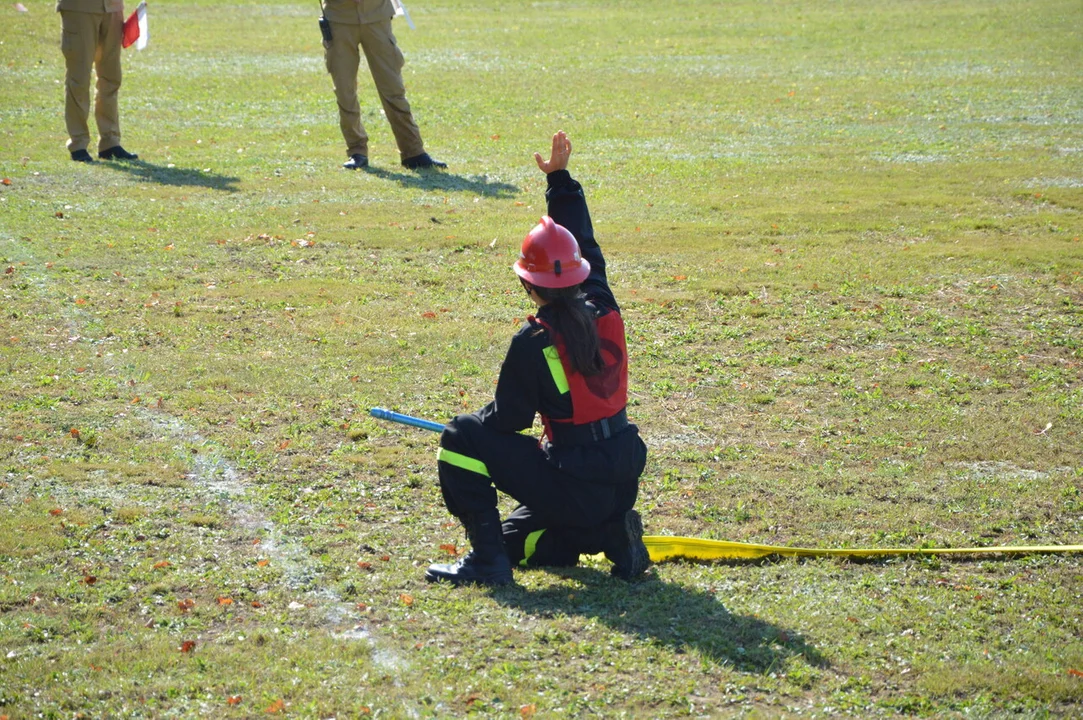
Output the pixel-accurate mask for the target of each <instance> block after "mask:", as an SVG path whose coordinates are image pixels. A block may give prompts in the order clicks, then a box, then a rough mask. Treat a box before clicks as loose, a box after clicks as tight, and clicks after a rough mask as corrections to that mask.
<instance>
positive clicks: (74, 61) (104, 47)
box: [60, 10, 124, 152]
mask: <svg viewBox="0 0 1083 720" xmlns="http://www.w3.org/2000/svg"><path fill="white" fill-rule="evenodd" d="M121 15H122V14H121V13H119V12H112V13H86V12H74V11H71V10H61V11H60V25H61V35H60V50H61V51H62V52H63V53H64V63H65V65H66V66H67V74H66V75H65V78H64V122H65V123H66V124H67V127H68V137H69V138H70V139H69V140H68V150H70V151H71V152H75V151H76V150H86V148H87V146H88V145H89V144H90V129H89V128H88V127H87V118H88V117H89V116H90V68H91V66H93V67H94V70H95V71H96V72H97V75H98V93H97V97H95V99H94V120H95V121H96V122H97V124H98V151H99V152H100V151H102V150H107V149H109V148H111V147H115V146H117V145H120V113H119V111H118V109H117V92H118V91H119V90H120V41H121V37H122V35H123V31H122V26H123V24H124V20H123V18H122V16H121Z"/></svg>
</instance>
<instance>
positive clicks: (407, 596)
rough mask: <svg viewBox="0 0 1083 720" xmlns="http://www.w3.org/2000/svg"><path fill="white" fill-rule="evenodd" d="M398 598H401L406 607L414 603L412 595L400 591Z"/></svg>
mask: <svg viewBox="0 0 1083 720" xmlns="http://www.w3.org/2000/svg"><path fill="white" fill-rule="evenodd" d="M399 600H401V601H402V604H403V605H406V606H407V607H409V606H410V605H413V604H414V596H413V595H410V594H408V593H402V594H401V595H399Z"/></svg>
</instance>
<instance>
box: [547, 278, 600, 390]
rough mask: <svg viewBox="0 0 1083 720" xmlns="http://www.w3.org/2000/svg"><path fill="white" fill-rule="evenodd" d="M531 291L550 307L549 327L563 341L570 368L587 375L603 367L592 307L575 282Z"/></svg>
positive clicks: (598, 371) (595, 372) (596, 372)
mask: <svg viewBox="0 0 1083 720" xmlns="http://www.w3.org/2000/svg"><path fill="white" fill-rule="evenodd" d="M533 287H534V291H535V292H537V293H538V296H539V297H541V299H542V300H545V301H547V303H548V307H550V308H552V311H553V316H552V322H551V323H550V324H551V325H552V326H553V330H555V331H556V333H557V334H558V335H560V337H561V339H563V341H564V354H565V357H566V358H567V360H568V364H569V365H570V366H571V368H572V370H574V371H575V372H577V373H579V374H580V375H583V376H586V377H589V376H591V375H597V374H598V373H600V372H601V371H602V369H603V368H604V367H605V363H604V362H603V361H602V353H601V345H600V343H599V341H598V328H597V327H595V325H594V316H595V310H594V307H593V306H592V305H589V304H587V296H586V295H584V294H583V292H582V291H581V290H580V289H579V286H578V285H573V286H572V287H566V288H544V287H538V286H537V285H535V286H533Z"/></svg>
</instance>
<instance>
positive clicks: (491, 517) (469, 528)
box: [425, 508, 512, 587]
mask: <svg viewBox="0 0 1083 720" xmlns="http://www.w3.org/2000/svg"><path fill="white" fill-rule="evenodd" d="M463 525H465V526H466V536H467V537H468V538H470V546H471V550H470V552H468V553H467V554H466V555H464V556H463V558H462V559H461V560H459V561H458V562H456V563H453V564H446V563H436V564H434V565H430V566H429V569H428V570H426V571H425V579H426V580H428V581H429V582H440V581H446V582H449V583H451V584H452V585H455V586H456V587H457V586H459V585H507V584H509V583H510V582H512V576H511V563H510V562H509V561H508V555H507V553H505V552H504V539H503V537H502V536H501V531H500V513H499V512H498V511H497V509H496V508H493V509H492V510H486V511H485V512H482V513H478V514H476V515H468V516H467V517H464V518H463Z"/></svg>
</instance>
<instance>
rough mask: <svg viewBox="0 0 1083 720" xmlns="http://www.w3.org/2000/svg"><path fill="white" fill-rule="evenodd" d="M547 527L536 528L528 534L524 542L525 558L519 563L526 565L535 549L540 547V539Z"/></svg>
mask: <svg viewBox="0 0 1083 720" xmlns="http://www.w3.org/2000/svg"><path fill="white" fill-rule="evenodd" d="M544 532H545V529H544V528H543V529H541V530H535V531H534V532H532V533H530V534H529V535H527V536H526V542H525V543H523V559H522V560H520V561H519V564H520V565H522V566H523V567H526V561H527V560H529V559H530V558H531V556H532V555H534V551H535V550H537V549H538V540H540V539H541V536H542V533H544Z"/></svg>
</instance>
